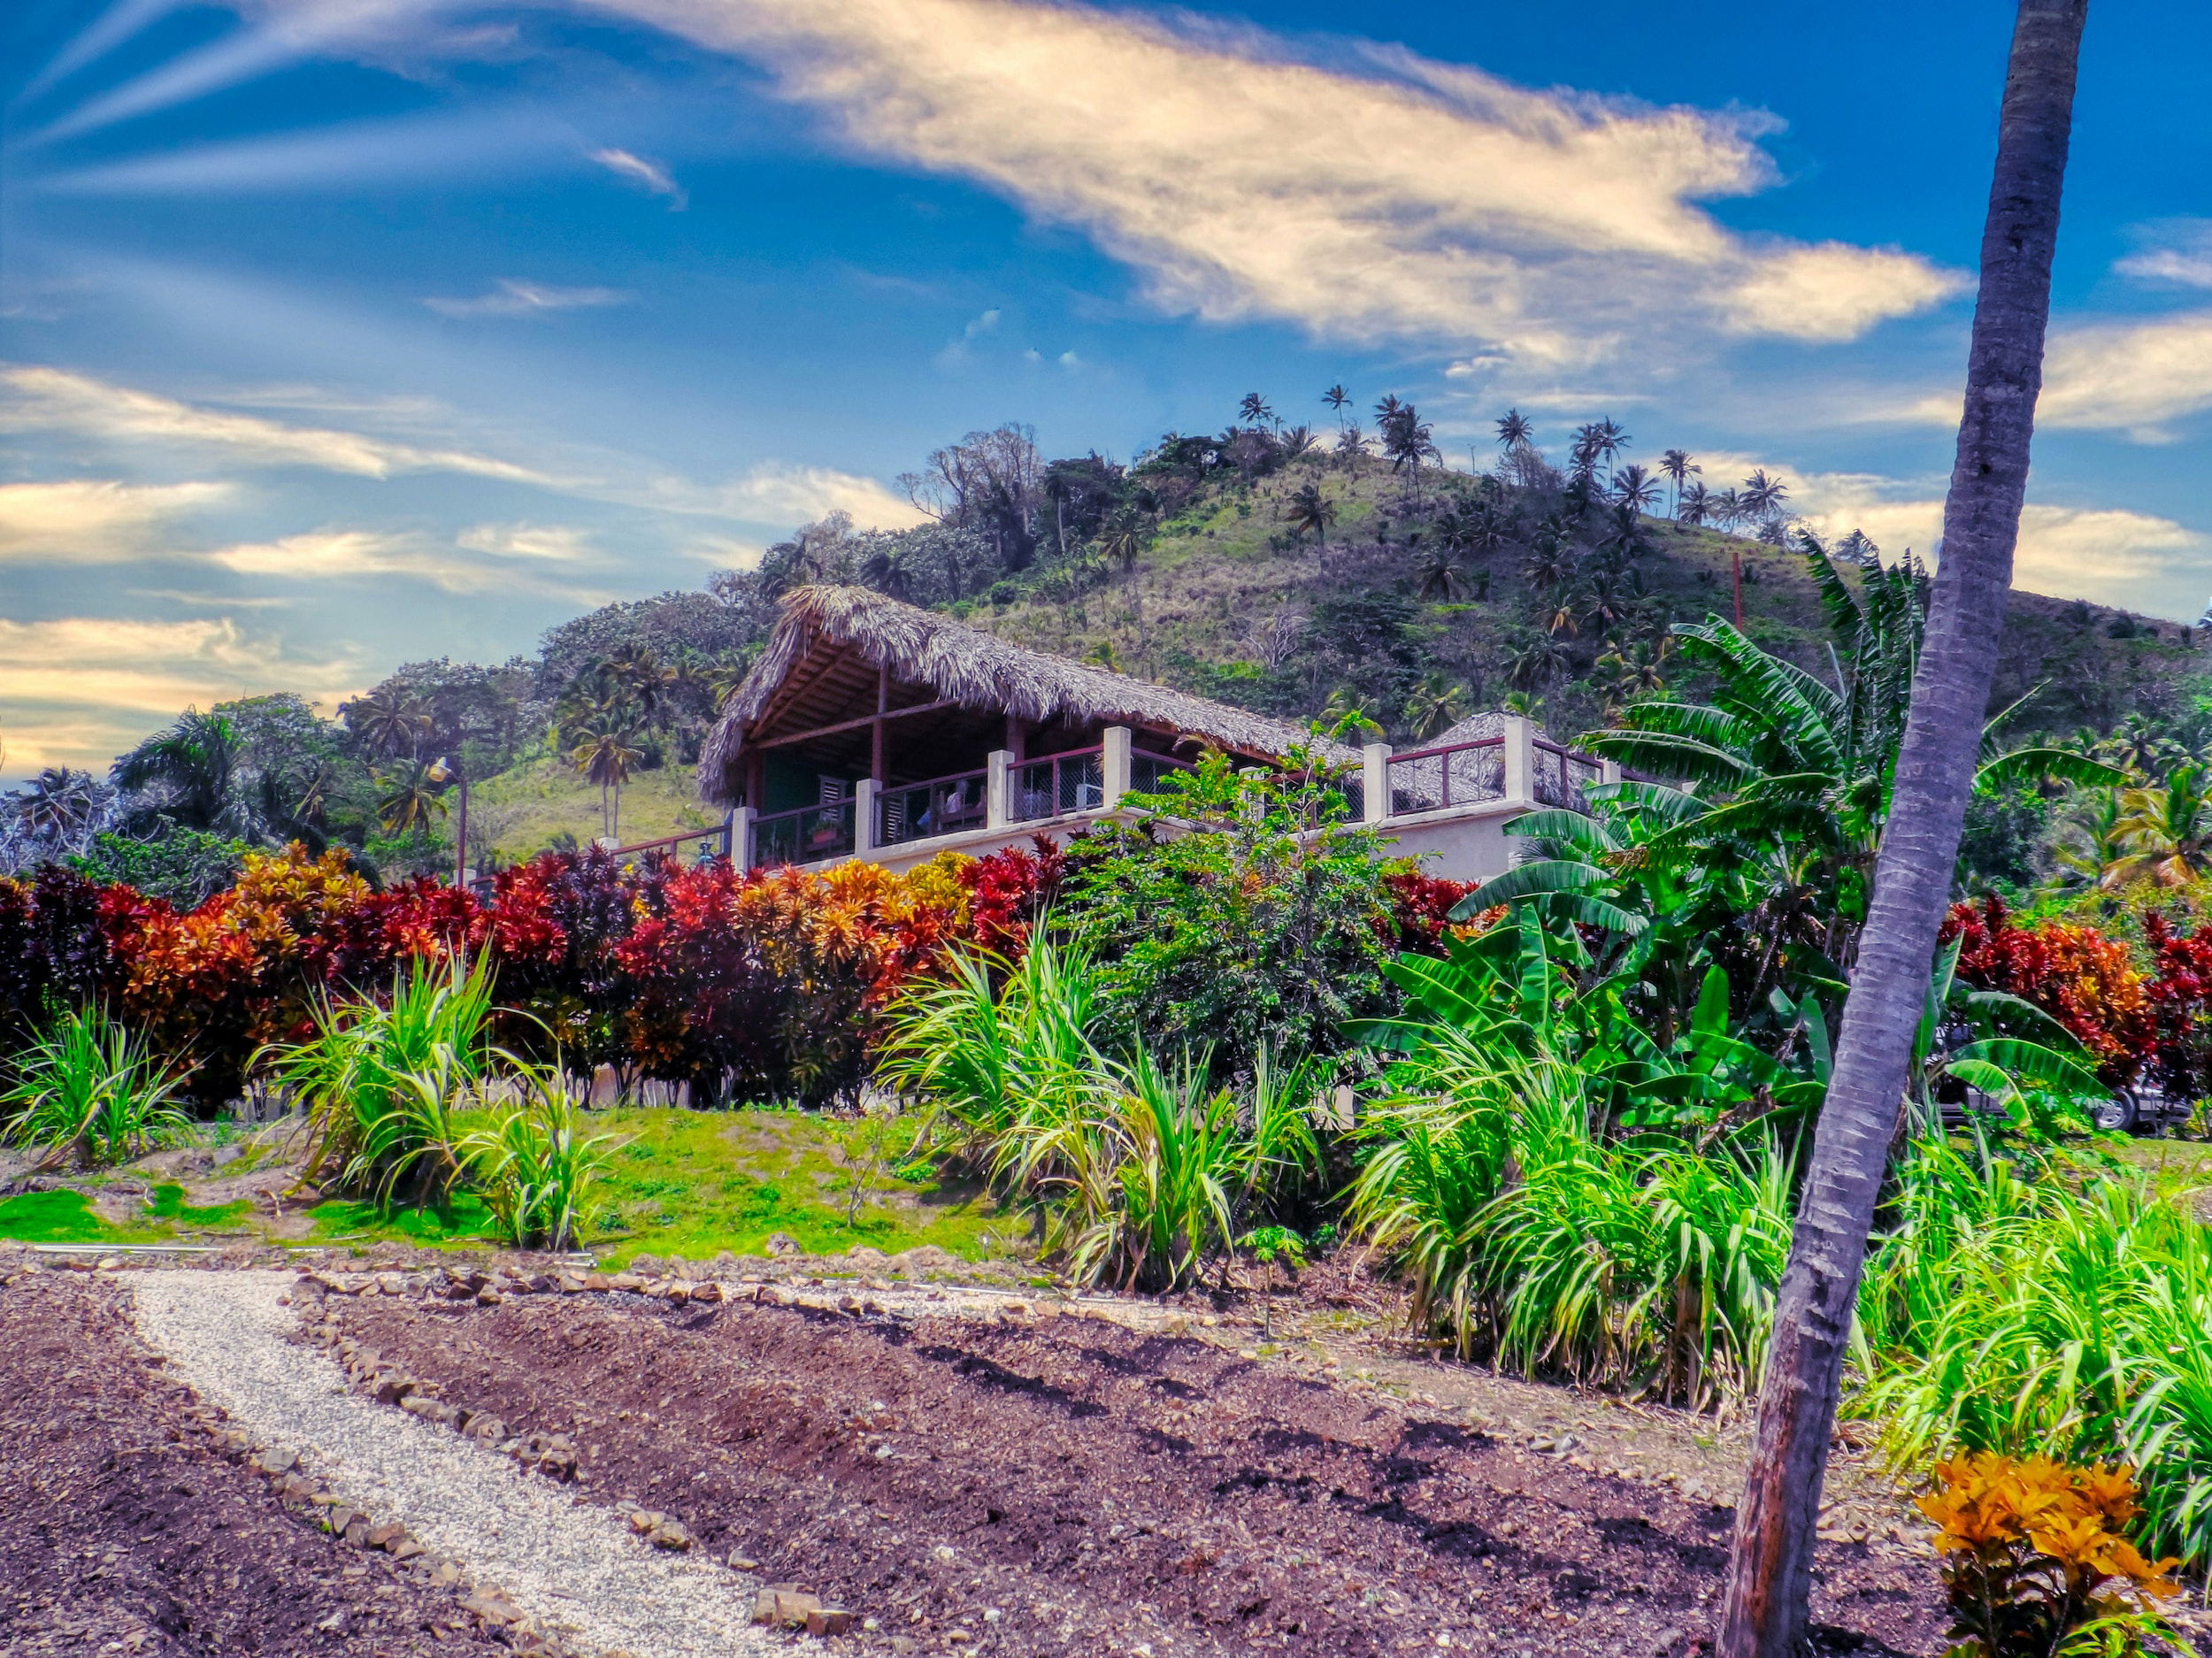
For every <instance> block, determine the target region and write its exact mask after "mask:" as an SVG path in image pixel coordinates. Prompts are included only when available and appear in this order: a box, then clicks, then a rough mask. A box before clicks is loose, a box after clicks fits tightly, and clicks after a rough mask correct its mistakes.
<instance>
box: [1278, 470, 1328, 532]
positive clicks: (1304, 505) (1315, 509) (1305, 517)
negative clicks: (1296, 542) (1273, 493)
mask: <svg viewBox="0 0 2212 1658" xmlns="http://www.w3.org/2000/svg"><path fill="white" fill-rule="evenodd" d="M1283 517H1284V518H1286V520H1288V522H1289V524H1290V533H1291V535H1292V538H1293V539H1296V538H1297V537H1299V536H1302V535H1303V534H1304V533H1306V532H1307V531H1308V530H1311V531H1312V532H1313V539H1314V540H1315V541H1326V540H1328V539H1329V530H1330V528H1331V526H1333V525H1334V524H1335V523H1336V503H1335V502H1333V501H1332V500H1330V499H1329V497H1328V496H1326V495H1323V494H1322V493H1321V486H1320V485H1318V484H1314V483H1305V484H1301V485H1299V486H1298V487H1297V488H1295V489H1294V490H1293V491H1291V495H1290V499H1289V500H1288V501H1287V502H1286V503H1284V509H1283Z"/></svg>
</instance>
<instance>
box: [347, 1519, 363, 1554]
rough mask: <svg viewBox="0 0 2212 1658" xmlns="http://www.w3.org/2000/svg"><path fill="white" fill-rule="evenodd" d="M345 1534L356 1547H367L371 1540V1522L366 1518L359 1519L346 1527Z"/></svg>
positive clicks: (348, 1540)
mask: <svg viewBox="0 0 2212 1658" xmlns="http://www.w3.org/2000/svg"><path fill="white" fill-rule="evenodd" d="M345 1535H346V1541H347V1542H349V1543H350V1544H352V1545H353V1546H354V1547H356V1548H365V1547H368V1542H369V1523H368V1522H367V1521H366V1520H362V1519H357V1520H356V1521H354V1523H353V1524H351V1525H349V1526H348V1527H346V1533H345Z"/></svg>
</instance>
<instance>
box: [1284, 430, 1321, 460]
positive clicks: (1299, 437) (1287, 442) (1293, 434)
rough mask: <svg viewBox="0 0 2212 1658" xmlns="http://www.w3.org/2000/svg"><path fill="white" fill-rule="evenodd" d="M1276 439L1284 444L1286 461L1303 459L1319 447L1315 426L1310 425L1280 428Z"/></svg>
mask: <svg viewBox="0 0 2212 1658" xmlns="http://www.w3.org/2000/svg"><path fill="white" fill-rule="evenodd" d="M1275 441H1277V442H1278V443H1279V444H1281V445H1282V449H1283V459H1284V460H1285V461H1286V462H1288V461H1294V460H1300V459H1302V458H1303V457H1306V456H1308V455H1310V454H1313V453H1314V452H1315V450H1316V449H1317V447H1318V446H1317V444H1316V443H1315V442H1314V438H1313V428H1312V427H1311V426H1286V427H1281V428H1279V429H1278V431H1277V433H1276V438H1275Z"/></svg>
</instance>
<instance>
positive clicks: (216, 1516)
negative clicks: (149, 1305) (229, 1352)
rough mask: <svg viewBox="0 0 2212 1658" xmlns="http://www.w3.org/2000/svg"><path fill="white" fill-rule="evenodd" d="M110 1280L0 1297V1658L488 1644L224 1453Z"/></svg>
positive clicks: (271, 1653)
mask: <svg viewBox="0 0 2212 1658" xmlns="http://www.w3.org/2000/svg"><path fill="white" fill-rule="evenodd" d="M124 1303H125V1297H124V1296H123V1294H122V1293H120V1290H119V1286H118V1285H117V1284H116V1282H115V1281H114V1280H113V1279H112V1278H107V1277H104V1276H103V1277H95V1276H92V1275H88V1274H79V1273H63V1272H33V1273H25V1274H20V1275H18V1276H16V1277H14V1278H13V1279H12V1282H9V1283H8V1284H7V1286H6V1287H5V1288H4V1289H0V1652H4V1653H6V1654H11V1658H15V1655H21V1658H31V1655H32V1654H49V1653H53V1654H59V1653H69V1654H81V1653H125V1654H144V1655H148V1658H151V1655H154V1654H180V1655H181V1654H194V1655H195V1658H199V1655H204V1658H237V1655H238V1654H267V1655H268V1658H290V1655H291V1654H319V1655H320V1654H345V1655H348V1658H416V1655H417V1654H433V1653H438V1654H465V1653H470V1652H478V1651H483V1652H490V1651H493V1650H495V1649H496V1650H501V1651H503V1650H504V1648H503V1646H499V1647H495V1643H494V1642H493V1640H492V1639H490V1638H489V1637H488V1636H484V1635H480V1634H479V1633H477V1632H475V1631H473V1630H472V1628H471V1627H469V1626H470V1625H471V1624H472V1623H473V1620H472V1619H470V1618H468V1617H467V1616H465V1615H463V1614H461V1613H459V1612H457V1610H456V1606H455V1598H454V1596H453V1595H452V1594H450V1593H447V1592H444V1591H441V1590H437V1589H434V1588H432V1587H430V1586H428V1585H426V1584H423V1583H421V1582H419V1581H418V1580H417V1579H416V1578H415V1577H412V1576H411V1574H409V1573H408V1572H407V1571H406V1570H403V1568H402V1567H401V1566H400V1565H399V1564H398V1563H397V1562H394V1561H391V1560H390V1559H389V1558H388V1556H384V1555H377V1554H366V1553H365V1552H364V1551H362V1550H360V1549H357V1548H351V1547H347V1546H346V1545H345V1544H344V1543H342V1542H341V1541H340V1540H339V1539H335V1538H333V1537H331V1536H329V1535H327V1534H326V1533H325V1532H324V1531H320V1530H319V1529H317V1528H316V1527H314V1526H313V1525H312V1524H310V1523H309V1522H308V1520H307V1519H306V1518H305V1517H304V1516H301V1515H299V1514H297V1513H295V1512H293V1511H291V1510H289V1509H288V1508H286V1507H285V1506H284V1505H283V1504H282V1503H281V1502H280V1501H279V1500H278V1499H277V1497H276V1496H275V1495H274V1494H273V1493H272V1492H271V1490H270V1487H269V1485H268V1484H267V1482H266V1481H265V1480H264V1479H263V1478H261V1477H260V1476H259V1475H257V1474H256V1473H254V1472H252V1471H250V1470H248V1469H246V1468H244V1467H242V1466H240V1465H238V1464H237V1463H235V1462H231V1461H228V1460H226V1459H225V1458H224V1457H223V1456H222V1455H219V1453H218V1451H217V1449H216V1447H214V1445H213V1443H212V1441H211V1438H210V1436H209V1435H208V1433H207V1432H205V1431H204V1429H203V1428H202V1427H201V1426H200V1425H198V1424H196V1422H195V1421H193V1420H192V1419H191V1418H190V1417H189V1416H188V1415H187V1407H188V1404H189V1402H190V1401H189V1398H188V1394H187V1393H185V1390H183V1389H182V1388H181V1387H180V1386H177V1385H176V1384H174V1383H173V1382H171V1381H170V1380H169V1379H168V1378H166V1377H165V1376H163V1375H162V1374H161V1372H160V1370H159V1368H158V1366H157V1362H156V1361H155V1360H154V1359H153V1358H152V1356H151V1355H149V1354H148V1353H147V1351H146V1350H145V1348H144V1347H142V1345H141V1344H140V1343H139V1342H138V1340H137V1339H136V1338H135V1336H134V1334H133V1332H132V1330H131V1326H130V1324H129V1320H128V1316H127V1309H126V1307H125V1304H124Z"/></svg>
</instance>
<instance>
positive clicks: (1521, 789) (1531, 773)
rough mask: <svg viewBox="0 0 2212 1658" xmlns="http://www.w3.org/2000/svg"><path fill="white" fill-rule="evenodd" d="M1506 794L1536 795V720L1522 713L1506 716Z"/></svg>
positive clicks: (1527, 798) (1523, 797) (1526, 797)
mask: <svg viewBox="0 0 2212 1658" xmlns="http://www.w3.org/2000/svg"><path fill="white" fill-rule="evenodd" d="M1505 797H1506V799H1508V800H1516V801H1533V800H1534V799H1535V798H1536V722H1535V721H1534V720H1532V719H1530V718H1527V717H1526V716H1525V715H1522V714H1508V715H1507V716H1506V717H1505Z"/></svg>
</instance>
